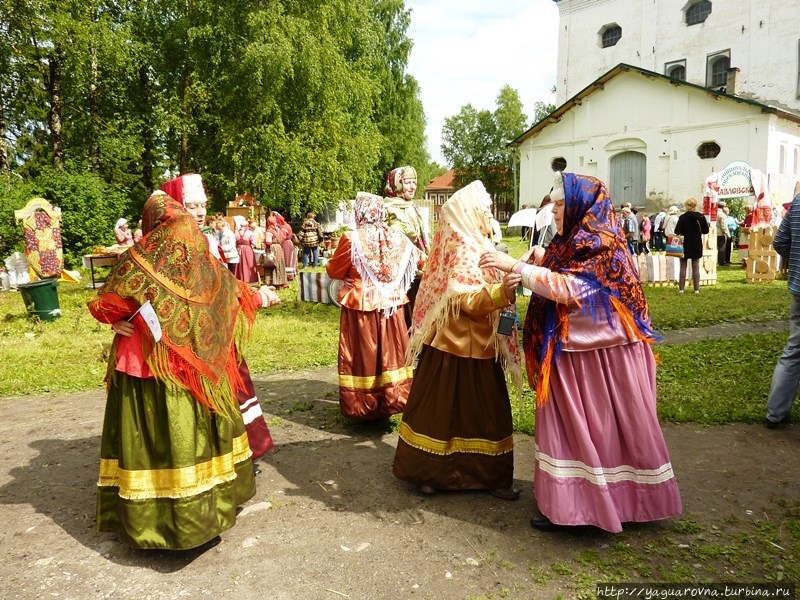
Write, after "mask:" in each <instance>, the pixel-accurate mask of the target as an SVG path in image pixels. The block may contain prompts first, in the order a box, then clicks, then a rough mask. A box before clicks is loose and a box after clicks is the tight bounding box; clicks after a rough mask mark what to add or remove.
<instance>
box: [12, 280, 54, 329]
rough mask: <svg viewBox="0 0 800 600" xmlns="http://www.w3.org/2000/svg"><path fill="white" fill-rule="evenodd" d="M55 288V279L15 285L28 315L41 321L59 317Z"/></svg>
mask: <svg viewBox="0 0 800 600" xmlns="http://www.w3.org/2000/svg"><path fill="white" fill-rule="evenodd" d="M57 288H58V280H56V279H55V278H50V279H42V280H41V281H34V282H32V283H21V284H19V285H17V289H19V291H20V293H21V294H22V301H23V302H24V303H25V309H26V310H27V311H28V315H29V316H31V317H33V316H36V317H39V318H40V319H41V320H42V321H52V320H53V319H57V318H58V317H60V316H61V308H60V307H59V305H58V289H57Z"/></svg>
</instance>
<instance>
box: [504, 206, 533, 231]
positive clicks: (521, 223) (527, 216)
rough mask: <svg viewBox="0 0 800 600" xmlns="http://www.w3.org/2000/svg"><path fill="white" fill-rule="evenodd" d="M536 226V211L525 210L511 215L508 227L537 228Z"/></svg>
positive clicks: (531, 209)
mask: <svg viewBox="0 0 800 600" xmlns="http://www.w3.org/2000/svg"><path fill="white" fill-rule="evenodd" d="M535 226H536V209H535V208H523V209H522V210H520V211H517V212H515V213H514V214H513V215H511V218H510V219H509V220H508V224H507V225H506V227H535Z"/></svg>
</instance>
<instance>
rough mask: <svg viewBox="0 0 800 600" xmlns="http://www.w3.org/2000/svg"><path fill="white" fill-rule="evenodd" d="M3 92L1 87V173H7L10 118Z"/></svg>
mask: <svg viewBox="0 0 800 600" xmlns="http://www.w3.org/2000/svg"><path fill="white" fill-rule="evenodd" d="M2 93H3V89H2V87H0V173H5V172H6V171H8V144H7V143H6V134H7V133H8V120H7V119H6V107H5V102H4V100H5V97H4V96H3V95H2Z"/></svg>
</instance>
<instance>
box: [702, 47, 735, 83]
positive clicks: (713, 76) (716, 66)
mask: <svg viewBox="0 0 800 600" xmlns="http://www.w3.org/2000/svg"><path fill="white" fill-rule="evenodd" d="M730 66H731V57H730V56H728V53H725V54H717V55H714V56H711V57H709V59H708V81H707V84H706V85H708V87H720V86H724V85H725V84H726V83H728V69H729V68H730Z"/></svg>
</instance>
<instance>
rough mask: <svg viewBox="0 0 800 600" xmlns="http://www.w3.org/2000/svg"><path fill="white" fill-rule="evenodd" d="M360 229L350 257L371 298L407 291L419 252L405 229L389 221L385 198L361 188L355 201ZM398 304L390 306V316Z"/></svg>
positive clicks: (387, 311)
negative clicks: (399, 228) (384, 203)
mask: <svg viewBox="0 0 800 600" xmlns="http://www.w3.org/2000/svg"><path fill="white" fill-rule="evenodd" d="M354 209H355V221H356V230H355V232H353V233H352V234H351V236H350V240H351V251H350V258H351V260H352V262H353V266H354V267H355V268H356V270H358V272H359V274H360V275H361V280H362V282H363V284H364V293H365V295H366V296H367V298H368V299H370V300H371V298H370V296H372V295H373V294H375V293H377V294H379V295H380V296H381V297H382V298H383V299H384V300H390V299H391V298H393V297H397V296H398V291H402V292H403V293H405V292H406V291H408V288H410V287H411V284H412V283H413V281H414V275H415V274H416V271H417V261H418V257H419V254H418V253H417V250H416V248H415V247H414V244H412V243H411V240H409V239H408V238H407V237H406V235H405V234H404V233H403V232H402V231H398V230H397V229H391V228H390V227H388V226H387V225H386V211H385V210H384V208H383V198H381V197H380V196H376V195H375V194H368V193H367V192H359V193H358V194H357V195H356V201H355V206H354ZM395 309H396V306H388V307H387V308H386V310H385V313H386V316H390V315H391V314H393V313H394V311H395Z"/></svg>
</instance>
